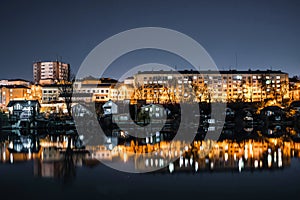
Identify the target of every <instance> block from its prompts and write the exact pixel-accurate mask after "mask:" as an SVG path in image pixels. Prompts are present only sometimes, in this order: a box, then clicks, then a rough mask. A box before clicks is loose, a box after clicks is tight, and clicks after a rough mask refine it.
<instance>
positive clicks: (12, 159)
mask: <svg viewBox="0 0 300 200" xmlns="http://www.w3.org/2000/svg"><path fill="white" fill-rule="evenodd" d="M9 161H10V163H14V155H13V154H12V153H10V154H9Z"/></svg>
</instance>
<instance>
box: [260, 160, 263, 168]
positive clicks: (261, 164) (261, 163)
mask: <svg viewBox="0 0 300 200" xmlns="http://www.w3.org/2000/svg"><path fill="white" fill-rule="evenodd" d="M262 166H263V162H262V160H261V161H259V167H260V168H262Z"/></svg>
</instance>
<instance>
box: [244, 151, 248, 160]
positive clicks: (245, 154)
mask: <svg viewBox="0 0 300 200" xmlns="http://www.w3.org/2000/svg"><path fill="white" fill-rule="evenodd" d="M244 157H245V159H246V160H247V159H248V151H246V150H245V153H244Z"/></svg>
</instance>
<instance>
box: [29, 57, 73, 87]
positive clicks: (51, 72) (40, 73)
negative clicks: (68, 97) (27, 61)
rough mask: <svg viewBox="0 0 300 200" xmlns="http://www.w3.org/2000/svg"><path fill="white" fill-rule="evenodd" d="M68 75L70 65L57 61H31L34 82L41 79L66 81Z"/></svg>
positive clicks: (39, 81)
mask: <svg viewBox="0 0 300 200" xmlns="http://www.w3.org/2000/svg"><path fill="white" fill-rule="evenodd" d="M69 77H70V65H69V64H67V63H63V62H59V61H41V62H35V63H33V80H34V83H41V81H46V80H52V81H61V80H64V81H68V80H69Z"/></svg>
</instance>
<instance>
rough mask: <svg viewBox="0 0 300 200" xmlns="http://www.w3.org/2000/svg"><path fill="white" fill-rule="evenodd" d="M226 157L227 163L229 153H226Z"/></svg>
mask: <svg viewBox="0 0 300 200" xmlns="http://www.w3.org/2000/svg"><path fill="white" fill-rule="evenodd" d="M224 157H225V161H226V162H227V160H228V153H227V152H226V153H225V156H224Z"/></svg>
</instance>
